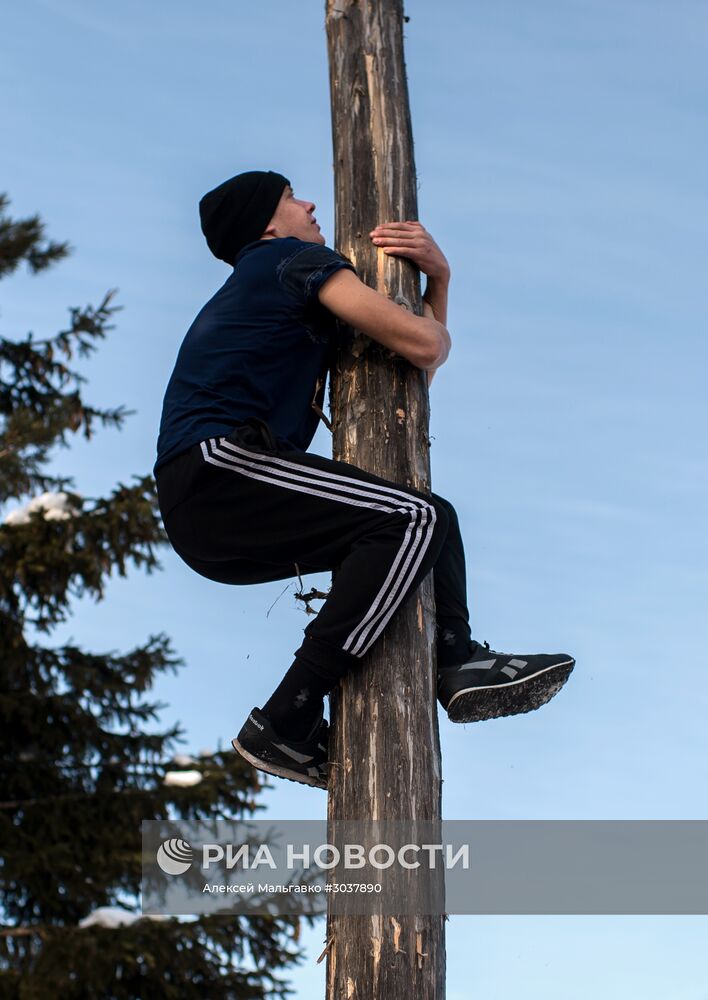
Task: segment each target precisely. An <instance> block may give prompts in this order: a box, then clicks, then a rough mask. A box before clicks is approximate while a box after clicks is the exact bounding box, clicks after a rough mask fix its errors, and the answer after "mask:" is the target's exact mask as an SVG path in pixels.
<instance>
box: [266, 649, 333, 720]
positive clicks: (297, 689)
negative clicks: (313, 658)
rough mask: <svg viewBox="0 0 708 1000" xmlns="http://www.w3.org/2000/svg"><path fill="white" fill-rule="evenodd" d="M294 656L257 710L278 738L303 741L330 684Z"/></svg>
mask: <svg viewBox="0 0 708 1000" xmlns="http://www.w3.org/2000/svg"><path fill="white" fill-rule="evenodd" d="M336 683H337V682H336V681H335V682H334V684H333V683H332V681H331V679H328V678H324V677H322V676H320V674H317V673H315V671H314V670H313V669H312V668H311V667H310V666H309V664H307V663H305V661H304V660H300V659H298V658H297V657H295V661H294V662H293V665H292V666H291V667H290V669H289V670H288V672H287V673H286V675H285V677H283V679H282V681H281V682H280V684H279V685H278V686H277V688H276V689H275V691H274V692H273V694H272V695H271V696H270V698H269V699H268V701H267V702H266V703H265V705H264V706H263V708H262V709H261V711H262V712H263V714H264V715H265V716H266V718H267V719H268V721H269V722H270V723H271V725H272V726H273V728H274V729H275V731H276V732H277V733H278V734H279V735H280V736H286V737H288V739H291V740H304V739H307V737H308V736H309V734H310V731H311V730H312V727H313V726H314V724H315V722H316V720H317V717H318V716H319V714H320V709H321V708H322V702H323V701H324V696H325V695H326V694H328V693H329V692H330V691H331V690H332V688H333V687H334V685H335V684H336Z"/></svg>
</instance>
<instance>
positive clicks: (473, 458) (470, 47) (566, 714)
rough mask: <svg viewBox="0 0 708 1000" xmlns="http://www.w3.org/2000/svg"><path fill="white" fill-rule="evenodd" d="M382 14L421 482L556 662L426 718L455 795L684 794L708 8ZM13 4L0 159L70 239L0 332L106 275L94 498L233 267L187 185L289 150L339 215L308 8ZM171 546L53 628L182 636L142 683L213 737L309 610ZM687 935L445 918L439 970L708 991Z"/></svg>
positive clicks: (447, 801)
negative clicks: (392, 36) (108, 327)
mask: <svg viewBox="0 0 708 1000" xmlns="http://www.w3.org/2000/svg"><path fill="white" fill-rule="evenodd" d="M406 11H407V14H408V15H409V16H410V18H411V20H410V22H409V23H408V24H407V26H406V54H407V65H408V74H409V84H410V91H411V109H412V115H413V127H414V137H415V143H416V161H417V167H418V179H419V206H420V218H421V220H422V221H423V223H424V224H425V225H426V226H427V227H428V228H429V229H430V231H431V232H432V233H433V235H434V236H435V238H436V239H437V240H438V242H439V243H440V244H441V246H442V248H443V250H444V251H445V252H446V254H447V255H448V258H449V260H450V263H451V267H452V273H453V278H452V284H451V289H450V295H451V298H450V315H449V328H450V331H451V335H452V338H453V350H452V353H451V355H450V359H449V361H448V363H447V365H446V366H445V368H443V369H442V370H441V371H440V372H439V374H438V376H437V377H436V380H435V383H434V385H433V387H432V390H431V403H432V423H431V434H432V437H433V450H432V465H433V487H434V489H435V490H436V492H438V493H442V494H443V495H445V496H447V497H448V498H449V499H450V500H452V501H453V502H454V503H455V505H456V507H457V509H458V513H459V515H460V519H461V522H462V525H463V533H464V538H465V545H466V549H467V558H468V574H469V589H470V594H469V597H470V607H471V611H472V619H473V623H474V634H475V635H476V636H477V637H478V638H479V639H486V640H488V641H489V642H490V643H491V645H492V646H494V647H496V648H501V649H509V650H512V649H513V650H514V651H521V652H531V651H533V650H542V649H548V648H551V649H569V650H571V651H572V652H573V653H574V654H575V655H576V657H577V662H578V665H577V667H576V670H575V673H574V675H573V677H572V679H571V681H570V682H569V684H568V686H567V688H566V689H565V690H564V691H563V692H562V693H561V695H560V696H559V697H558V698H557V699H555V700H554V701H553V702H552V703H551V704H550V705H548V706H546V707H545V708H544V709H542V710H541V711H539V712H537V713H533V714H531V715H530V716H526V717H521V718H516V719H504V720H498V721H495V722H488V723H485V724H481V725H478V726H466V727H462V726H453V725H452V724H451V723H449V722H448V721H447V719H446V717H445V716H443V717H442V718H441V739H442V748H443V757H444V778H445V785H444V815H445V816H446V817H447V818H450V819H453V818H454V819H463V818H514V819H533V818H539V819H540V818H543V819H550V818H573V819H580V818H588V819H590V818H594V819H598V818H602V819H612V818H626V819H642V818H647V819H671V818H676V819H678V818H694V819H705V818H708V816H707V815H706V814H707V812H708V810H707V809H706V795H705V788H706V780H707V778H708V774H707V768H706V759H707V757H706V749H707V748H706V735H705V733H706V727H705V718H706V711H707V709H708V694H707V693H706V687H705V683H704V678H705V670H706V663H705V652H704V649H705V629H704V628H703V623H704V619H705V610H704V609H705V607H706V598H707V596H708V594H707V591H708V587H707V583H708V570H707V568H706V567H707V563H706V549H707V547H708V546H707V542H706V533H705V530H704V518H705V509H706V507H705V504H706V493H707V491H708V461H707V460H706V455H705V446H704V445H701V442H704V441H705V439H706V426H705V424H706V421H705V408H704V396H705V390H704V379H705V370H706V362H707V361H708V358H707V357H706V355H707V353H708V351H707V350H706V341H705V334H706V320H707V318H708V317H707V313H708V309H707V302H706V298H707V296H706V280H705V275H706V273H707V272H708V266H707V265H708V260H707V257H708V253H707V251H708V247H707V241H706V231H707V226H706V223H707V221H708V220H707V218H706V216H707V214H708V213H707V211H706V208H707V202H708V182H707V181H706V177H707V176H708V172H707V171H706V167H705V163H706V152H707V146H708V139H707V138H706V136H707V132H706V128H705V107H706V102H707V100H708V93H707V91H708V81H707V80H706V75H705V69H704V63H705V52H704V39H705V37H706V29H708V8H707V7H706V6H705V5H704V4H702V3H698V2H696V0H678V2H676V3H673V4H667V3H663V2H658V0H642V2H631V0H613V2H609V0H592V2H587V0H564V2H563V3H561V2H550V0H539V2H537V3H534V4H526V3H522V2H521V0H502V2H500V0H495V2H493V3H492V2H491V0H480V2H477V3H473V4H468V3H461V2H451V0H447V2H446V0H440V2H438V3H436V4H430V3H428V4H426V3H424V2H423V0H409V2H408V3H407V5H406ZM3 27H4V32H3V36H4V37H3V43H2V47H3V50H4V51H3V54H2V59H1V60H0V79H1V81H2V90H3V101H2V102H0V123H1V127H2V135H3V138H4V144H3V145H4V147H5V149H4V155H3V176H2V182H1V184H0V189H5V190H7V192H8V193H9V195H10V197H11V198H12V202H13V204H12V211H13V212H14V213H15V214H17V215H22V214H30V213H33V212H35V211H39V212H40V213H41V214H42V216H43V217H44V219H45V220H46V221H47V223H48V226H49V231H50V233H51V235H52V236H54V237H55V238H57V239H64V238H66V239H69V240H70V241H71V243H72V244H73V246H74V248H75V252H74V254H73V256H72V257H71V258H70V260H68V261H67V262H65V263H63V264H62V265H60V266H58V267H57V268H55V269H54V270H53V271H52V272H51V273H49V274H47V275H45V276H42V277H39V278H34V279H32V278H29V277H27V276H24V275H19V276H17V277H15V278H13V279H12V280H9V281H6V282H4V283H3V288H2V306H1V311H0V335H3V336H14V335H20V334H22V333H24V332H25V331H26V330H28V329H32V330H34V331H35V333H36V334H37V335H38V336H40V335H43V334H47V333H50V332H53V331H55V330H56V329H58V328H59V327H60V326H61V325H63V323H64V322H65V319H66V316H67V313H66V308H67V307H68V306H70V305H80V304H83V303H85V302H87V301H93V302H96V301H98V300H99V298H100V297H101V296H102V294H103V292H104V291H105V290H106V289H108V288H112V287H117V288H118V289H119V294H118V300H119V302H120V303H121V304H122V305H123V306H124V310H123V312H121V313H120V314H119V315H118V317H117V321H116V329H115V330H114V331H113V332H112V333H111V334H110V337H109V339H108V340H107V342H106V343H105V344H104V345H103V346H102V347H101V349H100V351H99V353H98V354H97V355H96V356H95V358H94V360H92V361H91V362H90V363H89V364H87V365H85V366H84V368H85V371H86V374H87V376H88V377H89V379H90V381H89V384H88V390H87V396H88V398H89V399H91V400H94V401H96V402H97V403H98V404H100V405H105V406H109V405H117V404H119V403H123V404H125V405H126V406H128V407H129V408H131V409H134V410H136V411H137V412H136V414H135V416H133V417H131V418H130V420H129V421H128V423H127V425H126V427H125V430H124V431H123V432H122V433H117V432H115V431H104V432H100V433H99V434H98V435H97V437H96V438H95V440H94V441H93V442H92V443H91V444H89V445H86V444H84V443H82V442H77V443H76V444H75V445H74V446H73V447H72V449H71V451H68V452H61V453H59V454H58V456H57V461H56V468H57V470H60V471H61V472H62V473H64V474H71V475H74V476H75V478H76V486H77V489H78V490H79V491H80V492H82V493H83V494H84V495H86V496H96V495H101V494H103V493H105V492H107V491H109V490H110V489H111V488H112V486H113V485H114V484H115V483H116V482H117V481H118V480H122V481H127V480H129V479H130V477H131V475H133V474H143V473H145V472H147V471H149V470H150V469H151V467H152V464H153V461H154V448H155V439H156V435H157V427H158V422H159V416H160V408H161V403H162V394H163V392H164V388H165V384H166V382H167V379H168V377H169V374H170V371H171V368H172V365H173V363H174V358H175V355H176V352H177V349H178V346H179V343H180V341H181V338H182V337H183V335H184V333H185V332H186V329H187V327H188V326H189V324H190V322H191V320H192V318H193V316H194V315H195V313H196V312H197V311H198V309H199V308H200V307H201V305H202V304H203V302H204V301H205V300H206V299H207V298H208V297H209V296H210V295H211V294H212V293H213V291H214V290H215V289H216V288H217V287H218V286H219V285H220V284H221V283H222V282H223V280H225V278H226V276H227V274H228V271H227V269H226V268H225V266H224V265H222V264H220V263H219V262H217V261H216V260H214V259H213V258H211V256H210V255H209V253H208V251H207V250H206V247H205V245H204V243H203V240H202V237H201V234H200V232H199V227H198V218H197V210H196V206H197V202H198V199H199V197H200V196H201V195H202V194H203V193H204V191H206V190H207V189H209V188H210V187H212V186H214V185H215V184H216V183H218V182H220V181H221V180H223V179H225V178H226V177H228V176H231V175H232V174H234V173H236V172H238V171H239V170H245V169H254V168H256V169H259V168H264V169H268V168H272V169H275V170H279V171H281V172H283V173H285V174H286V176H288V177H289V178H290V179H291V180H292V182H293V185H294V187H295V190H296V193H297V194H299V195H300V196H301V197H308V198H312V199H313V200H314V201H315V202H316V203H317V206H318V207H317V217H318V221H320V223H321V225H322V230H323V232H324V233H325V235H326V236H327V238H328V241H329V242H331V241H332V238H333V224H332V203H333V197H332V195H333V191H332V172H331V161H332V153H331V140H330V118H329V94H328V81H327V63H326V45H325V35H324V12H323V4H320V3H305V2H301V3H299V4H289V3H286V2H284V0H272V2H271V3H270V4H268V5H267V6H256V5H251V4H245V3H241V4H233V3H226V2H225V0H212V2H211V3H210V4H209V5H202V6H201V7H199V8H198V7H197V6H196V5H193V4H189V3H187V2H185V0H174V2H172V3H170V4H169V5H168V4H166V3H153V4H150V5H147V4H140V3H137V2H135V0H126V2H124V3H122V4H120V5H117V6H116V5H114V6H111V7H110V8H109V7H107V6H105V5H101V6H99V5H96V4H90V3H89V2H88V0H25V3H23V4H22V5H13V6H12V7H11V8H9V9H8V10H6V11H5V14H4V19H3ZM329 448H330V442H329V440H328V435H327V433H326V431H324V430H322V431H320V432H318V436H317V438H316V439H315V443H314V449H315V450H317V451H319V452H320V453H322V454H329ZM162 563H163V572H162V573H159V574H156V575H153V576H151V577H147V576H141V575H139V574H133V575H132V576H131V577H130V578H129V579H128V580H127V581H121V580H116V581H114V582H113V583H112V584H111V585H110V587H109V590H108V596H107V599H106V601H105V602H104V603H103V604H100V605H94V604H92V603H91V602H83V603H81V604H80V605H79V606H78V607H77V613H76V615H75V617H74V618H73V620H72V621H71V622H70V623H69V624H68V626H67V627H66V628H65V629H62V630H61V632H57V634H56V638H57V641H62V640H63V639H65V638H67V637H69V636H73V637H75V638H76V639H77V640H78V641H80V642H82V643H83V644H84V645H86V647H87V648H90V649H96V650H103V649H127V648H129V647H130V646H131V645H133V644H136V643H138V642H141V641H142V640H143V639H144V638H145V637H146V636H147V635H148V634H149V633H150V632H156V631H160V630H164V631H166V632H167V633H168V634H170V635H171V636H172V638H173V641H174V645H175V647H176V649H177V650H178V651H179V652H180V654H181V655H183V656H184V657H185V659H186V661H187V666H186V667H185V668H184V669H183V670H182V671H181V672H180V673H179V675H178V676H177V677H176V678H165V679H164V680H161V681H160V684H159V686H158V690H157V694H158V696H159V697H160V698H162V699H163V700H165V701H166V702H168V703H169V709H168V710H167V711H166V713H165V719H166V720H170V721H171V720H172V719H174V718H178V719H180V720H182V722H183V723H184V725H185V726H186V728H187V730H188V733H189V742H188V744H187V746H186V747H185V749H188V750H193V751H196V750H199V749H200V748H202V747H213V746H215V745H216V744H217V742H218V741H219V740H220V741H221V742H222V744H226V743H228V741H229V740H230V738H231V737H232V736H233V735H234V734H235V732H236V731H237V730H238V728H239V727H240V725H241V723H242V721H243V719H244V718H245V715H246V713H247V711H248V710H249V709H250V707H251V706H252V705H254V704H261V703H262V702H263V700H264V698H265V697H266V696H267V695H268V694H269V693H270V690H271V689H272V687H273V686H274V685H275V684H276V683H277V681H278V679H279V678H280V676H281V674H282V672H283V670H284V669H285V668H286V667H287V666H288V665H289V663H290V654H291V652H292V650H293V649H295V648H296V647H297V646H298V645H299V642H300V637H301V630H302V629H303V628H304V627H305V625H306V624H307V619H306V618H305V616H304V614H303V613H302V611H300V610H299V609H298V608H297V607H296V606H295V603H296V602H295V601H294V599H293V590H294V587H292V586H290V587H289V588H288V589H287V590H286V591H285V593H282V596H280V598H279V600H277V603H275V605H274V606H273V607H271V606H272V605H273V604H274V602H275V601H276V599H277V598H278V596H279V595H281V592H282V591H283V588H284V584H282V583H279V584H273V585H268V586H262V587H256V588H251V589H241V588H228V587H222V586H219V585H217V584H213V583H210V582H209V581H207V580H204V579H202V578H200V577H197V576H196V575H195V574H193V573H191V572H190V571H189V570H188V569H187V567H186V566H184V565H183V564H181V563H180V562H179V560H178V559H177V557H176V556H174V555H173V554H172V553H171V552H168V551H165V553H164V555H163V558H162ZM311 579H313V582H316V578H311ZM322 583H324V584H326V578H325V577H323V578H322ZM269 609H270V611H269ZM265 801H267V803H268V808H269V811H270V815H271V816H273V817H279V818H310V817H320V816H324V813H325V798H324V796H323V795H322V794H320V793H318V792H317V791H315V790H312V791H311V790H309V789H301V788H299V787H297V786H295V785H290V784H289V783H284V782H283V783H281V784H279V785H278V787H276V788H274V789H273V790H272V791H270V792H268V793H267V795H266V799H265ZM705 934H706V921H705V919H704V918H695V917H694V918H685V917H489V918H484V917H453V918H452V919H451V920H450V922H449V924H448V938H447V944H448V970H449V971H448V997H449V998H450V1000H458V998H460V1000H461V998H462V997H466V996H480V997H481V996H483V997H485V1000H497V998H499V1000H506V998H508V997H510V996H512V995H518V994H519V993H522V994H523V996H524V1000H541V998H543V1000H556V998H557V1000H586V998H588V1000H589V998H590V997H592V998H595V997H596V996H597V995H598V994H599V993H601V994H602V995H603V996H604V997H606V998H607V1000H615V998H617V1000H619V998H622V1000H624V998H626V997H627V996H630V995H631V996H634V995H641V996H642V997H643V998H644V1000H664V998H671V1000H706V998H708V969H706V961H705V958H704V957H703V956H704V954H705V952H704V947H703V946H704V943H705ZM323 936H324V927H323V925H319V927H318V928H316V929H315V930H314V931H313V932H308V933H307V934H306V935H305V941H306V944H307V948H308V959H307V962H306V964H305V965H304V966H303V967H302V969H300V970H299V971H298V972H297V973H295V974H294V975H293V981H294V984H295V986H296V988H297V996H299V997H310V996H317V995H323V992H324V979H323V975H324V968H323V966H316V965H315V963H314V959H315V958H316V956H317V954H319V951H320V950H321V941H322V938H323Z"/></svg>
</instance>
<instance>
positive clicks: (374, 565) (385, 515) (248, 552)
mask: <svg viewBox="0 0 708 1000" xmlns="http://www.w3.org/2000/svg"><path fill="white" fill-rule="evenodd" d="M254 423H255V424H261V425H262V427H264V428H265V429H266V433H265V434H264V433H263V431H262V429H261V427H258V426H254ZM254 423H250V422H249V423H248V424H242V425H239V426H238V427H237V428H236V429H235V430H234V431H233V432H232V433H231V434H229V435H228V436H226V437H214V438H209V439H206V440H204V441H202V442H200V443H199V444H196V445H194V446H193V447H192V448H190V449H189V450H188V451H186V452H183V453H182V454H181V455H179V456H177V457H176V458H175V459H173V460H171V461H170V462H168V463H166V464H165V465H163V466H161V467H160V468H158V470H157V472H156V479H157V485H158V496H159V501H160V509H161V512H162V516H163V521H164V524H165V529H166V531H167V534H168V537H169V539H170V542H171V544H172V546H173V548H174V549H175V551H176V552H177V553H178V555H179V556H180V557H181V558H182V559H183V560H184V561H185V562H186V563H187V565H189V566H190V567H191V568H192V569H194V570H195V571H196V572H197V573H200V574H201V575H202V576H206V577H208V578H209V579H211V580H217V581H219V582H220V583H230V584H251V583H262V582H265V581H270V580H281V579H287V578H289V577H294V576H296V575H297V570H299V571H300V573H301V574H303V575H304V574H307V573H315V572H321V571H323V570H335V569H336V573H335V576H334V581H333V584H332V589H331V592H330V594H329V597H328V598H327V600H326V601H325V602H324V604H323V606H322V607H321V609H320V611H319V613H318V615H317V617H316V618H315V619H313V621H312V622H311V623H310V624H309V625H308V627H307V628H306V629H305V638H304V641H303V643H302V645H301V646H300V648H299V649H298V650H297V651H296V655H297V656H298V657H300V658H301V659H304V660H306V661H307V662H308V663H309V664H310V665H311V666H312V667H313V669H315V670H316V671H317V672H319V673H320V674H322V675H323V676H325V677H328V678H331V679H332V680H335V679H339V678H340V677H341V676H342V675H343V674H344V673H345V672H346V671H347V670H348V669H349V668H350V667H352V666H353V665H354V664H356V662H357V661H358V660H359V659H360V658H361V657H363V656H364V655H365V654H366V653H367V652H368V651H369V649H370V648H371V647H372V646H373V644H374V643H375V642H376V640H377V639H378V638H379V637H380V636H381V634H382V633H383V631H384V629H385V628H386V626H387V625H388V623H389V622H390V621H391V619H392V618H393V616H394V615H395V613H396V611H397V610H398V609H399V608H400V607H401V605H402V603H403V602H404V601H405V599H406V598H407V597H408V596H410V594H411V593H412V592H413V591H414V590H415V589H416V587H417V586H418V584H419V583H420V582H421V581H422V580H423V578H424V577H425V576H426V575H427V573H428V572H429V571H430V570H431V569H432V568H433V567H434V566H435V571H434V582H435V598H436V608H437V624H438V632H439V634H440V633H441V631H444V632H445V633H446V634H447V635H448V636H450V635H454V642H452V643H451V642H450V640H449V639H448V640H447V645H444V644H443V645H442V646H441V645H440V641H439V645H438V649H439V658H440V657H442V658H443V659H444V656H445V653H446V651H447V650H448V649H451V648H452V647H453V646H458V645H464V643H465V642H466V641H467V640H468V639H469V625H468V622H469V614H468V611H467V604H466V594H465V560H464V551H463V547H462V539H461V537H460V531H459V526H458V523H457V517H456V515H455V511H454V508H453V507H452V505H451V504H450V503H449V502H448V501H446V500H444V499H443V498H442V497H439V496H436V495H435V494H433V495H432V496H430V497H428V496H425V495H424V494H423V493H420V492H418V491H416V490H412V489H410V488H407V487H402V486H399V485H397V484H396V483H392V482H388V481H387V480H385V479H381V478H379V477H377V476H374V475H371V474H370V473H368V472H365V471H363V470H362V469H359V468H357V467H356V466H353V465H349V464H347V463H344V462H335V461H333V460H331V459H327V458H323V457H321V456H320V455H314V454H310V453H309V452H302V451H291V450H287V449H286V448H284V447H282V446H279V444H278V443H277V442H275V440H274V439H273V437H272V434H270V433H269V431H268V428H267V425H265V424H262V422H260V421H255V422H254Z"/></svg>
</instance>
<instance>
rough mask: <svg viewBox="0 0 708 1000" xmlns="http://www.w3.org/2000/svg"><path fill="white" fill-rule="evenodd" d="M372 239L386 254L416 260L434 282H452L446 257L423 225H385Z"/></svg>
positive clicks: (415, 262)
mask: <svg viewBox="0 0 708 1000" xmlns="http://www.w3.org/2000/svg"><path fill="white" fill-rule="evenodd" d="M369 237H370V239H371V241H372V243H373V244H374V245H375V246H376V247H380V248H381V249H382V250H383V251H384V253H387V254H391V255H392V256H394V255H395V256H399V257H407V258H408V259H409V260H412V261H413V263H414V264H415V265H416V266H417V267H418V268H420V270H421V271H422V272H423V274H427V276H428V277H429V278H431V279H432V280H433V281H449V280H450V265H449V264H448V262H447V259H446V258H445V254H444V253H443V252H442V250H441V249H440V247H439V246H438V245H437V243H436V242H435V240H434V239H433V237H432V236H431V235H430V233H429V232H428V231H427V229H425V227H424V226H423V225H421V223H420V222H384V223H383V224H382V225H380V226H376V228H375V229H372V231H371V232H370V233H369Z"/></svg>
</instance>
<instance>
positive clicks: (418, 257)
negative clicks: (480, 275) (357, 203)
mask: <svg viewBox="0 0 708 1000" xmlns="http://www.w3.org/2000/svg"><path fill="white" fill-rule="evenodd" d="M369 236H370V237H371V240H372V242H373V243H374V244H375V245H376V246H377V247H380V248H381V249H382V250H383V251H384V253H387V254H392V255H394V256H399V257H407V258H408V259H409V260H412V261H413V263H414V264H415V265H416V266H417V267H418V268H419V269H420V270H421V271H422V273H423V274H425V275H427V279H428V280H427V282H426V288H425V292H424V293H423V315H424V316H427V317H428V318H431V319H436V320H437V321H438V322H439V323H442V324H443V326H444V327H446V330H445V333H446V336H447V352H446V354H445V358H447V354H448V353H449V351H450V346H451V342H450V335H449V333H448V332H447V290H448V286H449V284H450V265H449V264H448V262H447V259H446V257H445V255H444V254H443V252H442V250H441V249H440V247H439V246H438V245H437V243H436V242H435V240H434V239H433V238H432V236H431V235H430V233H429V232H428V231H427V230H426V229H425V228H424V227H423V226H422V225H421V223H420V222H386V223H384V224H383V225H381V226H377V227H376V228H375V229H372V231H371V232H370V233H369ZM441 363H442V362H441ZM439 367H440V365H439V364H436V365H434V366H430V368H428V385H430V383H431V382H432V381H433V376H434V374H435V371H436V369H437V368H439Z"/></svg>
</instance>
